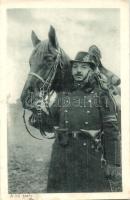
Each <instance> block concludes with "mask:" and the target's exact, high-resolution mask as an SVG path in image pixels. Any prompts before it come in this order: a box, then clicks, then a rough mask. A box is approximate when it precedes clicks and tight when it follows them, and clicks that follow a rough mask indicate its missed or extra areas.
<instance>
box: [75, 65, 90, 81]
mask: <svg viewBox="0 0 130 200" xmlns="http://www.w3.org/2000/svg"><path fill="white" fill-rule="evenodd" d="M90 71H92V69H91V68H90V64H89V63H78V62H74V63H73V65H72V76H73V78H74V80H75V81H83V80H85V79H86V78H87V76H88V73H89V72H90Z"/></svg>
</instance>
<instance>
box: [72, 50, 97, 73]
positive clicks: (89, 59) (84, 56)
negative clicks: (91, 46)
mask: <svg viewBox="0 0 130 200" xmlns="http://www.w3.org/2000/svg"><path fill="white" fill-rule="evenodd" d="M75 62H79V63H89V64H90V67H91V68H92V69H95V68H96V66H97V63H96V59H95V56H93V55H91V54H89V53H88V52H78V53H77V55H76V57H75V59H74V60H71V63H72V64H73V63H75Z"/></svg>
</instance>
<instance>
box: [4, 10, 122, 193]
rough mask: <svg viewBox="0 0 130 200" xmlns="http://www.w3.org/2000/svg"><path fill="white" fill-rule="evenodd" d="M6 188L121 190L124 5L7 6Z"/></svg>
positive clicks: (29, 190)
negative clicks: (86, 6)
mask: <svg viewBox="0 0 130 200" xmlns="http://www.w3.org/2000/svg"><path fill="white" fill-rule="evenodd" d="M6 14H7V56H8V61H7V63H8V67H9V70H8V88H7V89H8V91H7V92H8V99H7V101H8V131H7V139H8V142H7V147H8V193H9V194H24V193H80V192H82V193H95V192H122V170H121V168H122V162H121V152H122V149H121V140H122V137H121V74H120V57H121V55H120V9H118V8H30V9H29V8H27V9H25V8H10V9H7V12H6Z"/></svg>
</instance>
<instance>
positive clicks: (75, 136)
mask: <svg viewBox="0 0 130 200" xmlns="http://www.w3.org/2000/svg"><path fill="white" fill-rule="evenodd" d="M78 133H79V131H72V136H73V138H75V139H76V138H77V137H78Z"/></svg>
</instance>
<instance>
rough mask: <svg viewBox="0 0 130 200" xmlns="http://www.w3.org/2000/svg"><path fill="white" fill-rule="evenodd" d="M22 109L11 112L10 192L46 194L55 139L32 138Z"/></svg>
mask: <svg viewBox="0 0 130 200" xmlns="http://www.w3.org/2000/svg"><path fill="white" fill-rule="evenodd" d="M22 112H23V110H22V107H21V106H20V105H15V104H13V105H11V106H9V109H8V181H9V189H8V190H9V193H43V192H46V184H47V174H48V166H49V161H50V155H51V148H52V143H53V141H52V140H47V139H44V140H43V141H39V140H36V139H34V138H32V137H31V136H30V135H29V134H28V133H27V131H26V129H25V127H24V124H23V119H22V114H23V113H22Z"/></svg>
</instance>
